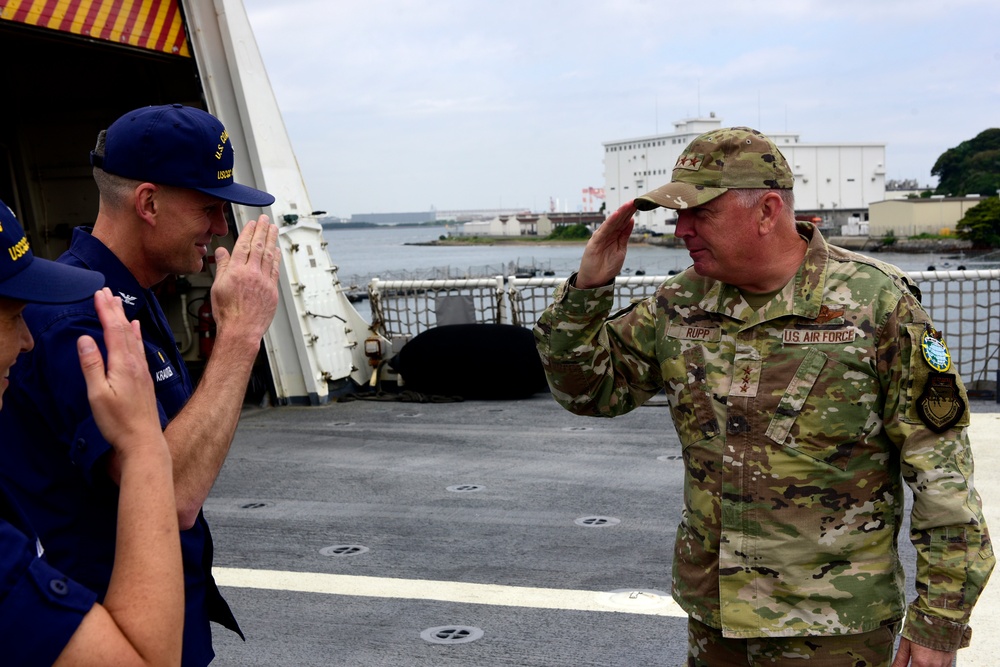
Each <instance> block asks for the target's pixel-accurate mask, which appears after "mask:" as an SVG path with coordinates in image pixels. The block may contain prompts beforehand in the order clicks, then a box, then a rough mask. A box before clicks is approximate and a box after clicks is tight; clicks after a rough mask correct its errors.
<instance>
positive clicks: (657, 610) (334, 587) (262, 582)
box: [213, 567, 686, 617]
mask: <svg viewBox="0 0 1000 667" xmlns="http://www.w3.org/2000/svg"><path fill="white" fill-rule="evenodd" d="M213 572H214V574H215V580H216V583H218V584H219V585H220V586H231V587H235V588H259V589H266V590H279V591H296V592H300V593H321V594H326V595H351V596H360V597H373V598H391V599H396V600H436V601H440V602H459V603H466V604H485V605H494V606H501V607H530V608H534V609H560V610H572V611H608V612H620V613H629V614H652V615H655V616H674V617H683V616H685V615H686V614H685V613H684V611H683V610H681V608H680V607H679V606H678V605H677V603H676V602H674V601H673V600H672V599H671V598H670V597H669V596H666V595H657V594H655V593H649V592H641V591H640V590H639V589H637V590H636V592H635V594H633V595H629V594H628V593H621V592H597V591H579V590H570V589H561V588H529V587H523V586H498V585H495V584H469V583H459V582H454V581H431V580H424V579H390V578H386V577H363V576H354V575H344V574H323V573H318V572H285V571H281V570H249V569H238V568H228V567H219V568H214V569H213Z"/></svg>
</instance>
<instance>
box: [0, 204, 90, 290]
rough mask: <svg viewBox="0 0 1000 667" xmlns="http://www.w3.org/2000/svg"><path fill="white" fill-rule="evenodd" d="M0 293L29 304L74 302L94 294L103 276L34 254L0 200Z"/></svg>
mask: <svg viewBox="0 0 1000 667" xmlns="http://www.w3.org/2000/svg"><path fill="white" fill-rule="evenodd" d="M0 245H2V246H3V250H2V251H0V253H2V254H0V296H2V297H6V298H8V299H17V300H18V301H27V302H28V303H72V302H73V301H82V300H84V299H88V298H90V297H92V296H94V292H96V291H97V290H99V289H101V288H102V287H104V275H103V274H101V273H98V272H97V271H88V270H87V269H80V268H77V267H75V266H67V265H65V264H58V263H56V262H50V261H49V260H47V259H42V258H41V257H35V256H34V255H33V254H32V252H31V245H30V244H29V243H28V237H27V236H25V235H24V229H22V228H21V223H19V222H18V221H17V218H15V217H14V214H13V213H12V212H11V210H10V209H9V208H7V204H4V203H3V202H2V201H0Z"/></svg>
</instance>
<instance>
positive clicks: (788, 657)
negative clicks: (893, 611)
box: [687, 617, 899, 667]
mask: <svg viewBox="0 0 1000 667" xmlns="http://www.w3.org/2000/svg"><path fill="white" fill-rule="evenodd" d="M898 630H899V623H892V624H889V625H885V626H882V627H881V628H878V629H877V630H873V631H872V632H865V633H862V634H857V635H832V636H827V637H819V636H808V637H774V638H771V637H759V638H753V639H726V638H725V637H723V636H722V631H721V630H717V629H715V628H713V627H710V626H707V625H705V624H704V623H700V622H699V621H696V620H694V619H693V618H690V617H689V618H688V661H687V664H688V667H764V666H765V665H767V666H769V667H774V666H778V667H803V663H804V662H805V661H807V660H808V661H809V667H889V665H890V664H891V663H892V655H893V648H894V646H895V642H896V632H897V631H898Z"/></svg>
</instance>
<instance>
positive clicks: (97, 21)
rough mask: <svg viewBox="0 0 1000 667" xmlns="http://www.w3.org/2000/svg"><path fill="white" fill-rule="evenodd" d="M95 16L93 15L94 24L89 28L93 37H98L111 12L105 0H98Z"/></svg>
mask: <svg viewBox="0 0 1000 667" xmlns="http://www.w3.org/2000/svg"><path fill="white" fill-rule="evenodd" d="M98 3H99V4H98V7H100V9H98V10H97V16H95V17H94V25H93V26H92V27H91V28H90V34H91V36H93V37H98V36H100V34H101V33H102V32H104V26H105V25H106V24H107V22H108V17H109V16H110V14H111V10H110V9H109V8H108V4H107V0H98Z"/></svg>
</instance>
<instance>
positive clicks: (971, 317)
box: [368, 269, 1000, 392]
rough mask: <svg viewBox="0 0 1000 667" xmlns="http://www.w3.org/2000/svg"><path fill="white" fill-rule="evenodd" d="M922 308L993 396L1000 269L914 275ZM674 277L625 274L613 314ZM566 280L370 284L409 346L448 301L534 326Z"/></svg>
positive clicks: (471, 315)
mask: <svg viewBox="0 0 1000 667" xmlns="http://www.w3.org/2000/svg"><path fill="white" fill-rule="evenodd" d="M909 275H910V276H911V277H912V278H913V280H914V281H915V282H916V283H917V286H918V287H919V288H920V291H921V293H922V295H923V296H922V303H923V305H924V308H926V309H927V311H928V312H929V313H930V315H931V318H932V319H933V320H934V325H935V326H936V327H937V328H938V329H939V330H940V331H942V332H943V333H944V337H945V341H946V342H947V344H948V347H949V349H950V350H951V353H952V358H953V360H954V364H955V367H956V369H957V371H958V373H959V375H960V376H961V377H962V381H963V382H964V383H965V384H966V386H967V387H968V388H969V390H970V391H971V392H976V391H980V390H982V391H995V388H996V382H995V381H996V379H997V374H998V366H1000V363H998V358H1000V270H996V269H994V270H972V271H917V272H911V273H910V274H909ZM667 278H668V276H619V277H618V278H616V279H615V306H614V308H615V309H619V308H624V307H626V306H628V305H629V304H630V303H631V302H632V301H635V300H638V299H644V298H646V297H648V296H651V295H653V294H654V293H655V292H656V289H657V287H659V285H660V284H661V283H663V281H664V280H666V279H667ZM564 280H565V278H558V277H544V278H507V279H506V280H505V279H504V277H503V276H495V277H492V278H470V279H463V280H417V281H406V280H393V281H380V280H378V279H374V280H372V281H371V283H369V285H368V295H369V299H370V303H371V313H372V326H373V328H374V329H375V330H376V331H378V332H379V333H380V334H382V335H383V336H385V337H386V338H389V339H390V340H394V339H396V340H398V339H402V340H404V341H405V340H408V339H409V338H412V337H413V336H416V335H417V334H419V333H421V332H422V331H426V330H427V329H430V328H432V327H434V326H438V324H439V323H442V322H443V320H442V306H443V305H445V304H446V302H447V301H448V300H451V303H450V304H449V305H451V306H455V305H456V303H455V301H456V299H460V300H461V301H460V302H459V303H457V306H458V310H459V312H460V313H462V315H461V316H460V317H459V319H458V320H455V315H454V312H455V309H454V308H452V309H451V310H450V312H449V314H448V320H447V322H448V323H452V322H455V321H466V322H480V323H496V324H513V325H516V326H523V327H530V326H532V325H534V323H535V321H537V320H538V317H539V316H540V315H541V314H542V311H543V310H545V308H546V306H548V304H549V302H550V301H551V299H552V291H553V290H554V289H555V287H556V286H558V285H559V284H561V283H562V282H563V281H564Z"/></svg>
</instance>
